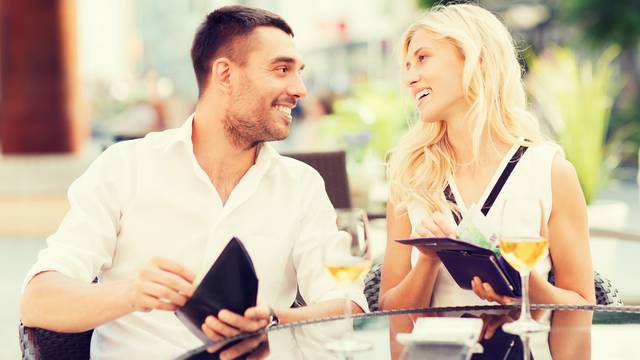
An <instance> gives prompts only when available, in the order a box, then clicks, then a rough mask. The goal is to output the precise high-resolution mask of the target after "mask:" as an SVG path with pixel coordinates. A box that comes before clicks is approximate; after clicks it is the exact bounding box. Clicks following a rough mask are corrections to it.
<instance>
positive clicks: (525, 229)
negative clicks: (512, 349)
mask: <svg viewBox="0 0 640 360" xmlns="http://www.w3.org/2000/svg"><path fill="white" fill-rule="evenodd" d="M543 230H544V210H543V207H542V202H541V200H540V199H531V198H528V197H526V196H521V197H510V198H509V199H507V200H505V202H504V204H503V207H502V216H501V222H500V253H501V255H502V256H503V257H504V258H505V260H507V262H508V263H509V265H511V266H512V267H513V268H514V269H516V270H517V271H518V272H519V273H520V284H521V286H522V305H521V310H520V318H519V319H518V320H517V321H515V322H512V323H507V324H504V325H503V326H502V329H503V330H504V331H505V332H508V333H511V334H516V335H524V334H530V333H536V332H543V331H548V330H549V326H548V325H545V324H541V323H539V322H536V321H535V320H533V318H532V317H531V311H530V306H529V274H530V273H531V270H532V269H533V268H534V267H535V265H536V263H537V262H538V261H539V260H540V259H542V258H543V257H544V256H545V255H546V254H547V253H548V248H549V240H548V239H547V238H546V237H545V236H543Z"/></svg>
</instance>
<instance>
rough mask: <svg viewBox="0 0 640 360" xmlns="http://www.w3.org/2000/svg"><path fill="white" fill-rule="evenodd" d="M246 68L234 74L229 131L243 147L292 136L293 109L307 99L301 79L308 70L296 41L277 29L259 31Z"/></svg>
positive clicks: (227, 122)
mask: <svg viewBox="0 0 640 360" xmlns="http://www.w3.org/2000/svg"><path fill="white" fill-rule="evenodd" d="M246 41H249V42H251V43H250V45H249V46H247V48H248V49H250V50H249V53H248V54H244V55H245V56H246V63H245V64H244V65H237V66H234V70H233V71H232V74H231V93H230V102H229V108H228V111H227V116H226V119H225V124H224V126H225V131H226V132H227V134H228V135H229V136H230V138H231V141H232V142H233V143H234V144H235V145H236V146H240V147H244V148H246V147H251V146H254V145H256V144H258V143H261V142H264V141H273V140H282V139H285V138H286V137H287V136H289V126H290V125H291V121H292V117H291V109H292V108H293V107H295V106H296V103H297V101H298V100H299V99H301V98H302V97H304V96H305V95H306V92H307V90H306V88H305V86H304V84H303V82H302V78H301V77H300V70H302V68H303V67H304V65H303V64H302V60H301V58H300V55H299V54H298V52H297V51H296V49H295V47H294V45H293V39H292V38H291V36H289V35H288V34H287V33H285V32H284V31H282V30H280V29H278V28H274V27H265V26H261V27H257V28H256V29H255V30H254V31H253V32H252V33H251V35H250V37H249V38H248V39H247V40H246Z"/></svg>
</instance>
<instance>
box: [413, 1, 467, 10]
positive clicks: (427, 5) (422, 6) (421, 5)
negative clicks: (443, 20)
mask: <svg viewBox="0 0 640 360" xmlns="http://www.w3.org/2000/svg"><path fill="white" fill-rule="evenodd" d="M417 1H418V8H420V9H428V8H430V7H432V6H433V5H448V4H460V3H466V2H469V1H462V0H417Z"/></svg>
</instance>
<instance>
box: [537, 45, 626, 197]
mask: <svg viewBox="0 0 640 360" xmlns="http://www.w3.org/2000/svg"><path fill="white" fill-rule="evenodd" d="M619 52H620V50H619V48H618V47H615V46H612V47H609V48H607V49H606V50H605V51H604V52H603V53H602V55H601V56H600V57H599V59H597V60H596V61H591V60H583V61H580V60H578V57H577V56H576V54H575V53H574V52H573V51H572V50H571V49H568V48H559V47H558V48H553V49H551V50H550V51H548V52H545V53H544V54H543V55H541V56H538V57H532V59H531V60H530V65H531V67H530V73H529V76H528V79H527V85H528V88H529V90H530V91H531V94H532V95H533V97H534V98H535V99H536V100H537V103H538V105H539V106H540V108H541V110H542V111H543V112H544V115H545V120H546V121H547V122H548V125H550V129H551V130H552V132H553V133H554V135H555V137H556V139H557V141H558V142H559V143H560V145H561V146H562V148H563V149H564V151H565V155H566V157H567V159H568V160H569V161H571V163H573V165H574V166H575V168H576V171H577V173H578V178H579V179H580V184H581V185H582V190H583V191H584V194H585V197H586V199H587V202H591V201H592V200H593V199H594V198H595V196H596V195H597V194H598V191H599V190H600V188H601V187H602V185H603V184H604V182H605V181H606V180H607V179H608V177H609V175H610V173H611V170H612V169H613V168H614V167H615V166H616V165H617V151H616V150H617V149H618V147H619V145H620V143H621V142H622V139H623V137H622V136H623V135H624V134H623V133H622V132H621V131H624V129H619V130H618V133H617V134H614V135H613V136H612V137H611V138H610V141H609V143H606V132H607V129H608V125H609V119H610V115H611V107H612V105H613V101H614V99H615V97H616V96H617V95H618V94H619V92H620V90H621V79H620V75H619V70H618V67H617V66H615V65H614V64H613V61H614V59H615V58H616V57H617V56H618V54H619Z"/></svg>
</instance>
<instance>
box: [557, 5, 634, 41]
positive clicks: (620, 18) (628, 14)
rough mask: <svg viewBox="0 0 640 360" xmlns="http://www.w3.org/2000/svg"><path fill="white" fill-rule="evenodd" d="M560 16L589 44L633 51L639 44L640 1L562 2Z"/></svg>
mask: <svg viewBox="0 0 640 360" xmlns="http://www.w3.org/2000/svg"><path fill="white" fill-rule="evenodd" d="M559 10H560V14H561V15H562V17H563V18H564V20H565V21H567V22H568V23H570V24H574V23H578V24H579V25H581V28H582V29H583V31H584V33H585V34H586V35H587V37H588V38H589V39H590V40H591V42H592V43H593V44H594V45H596V46H599V45H601V44H610V43H612V42H613V43H616V44H618V45H621V46H622V47H635V46H636V45H637V44H638V41H640V1H638V0H615V1H603V0H563V1H560V2H559Z"/></svg>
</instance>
